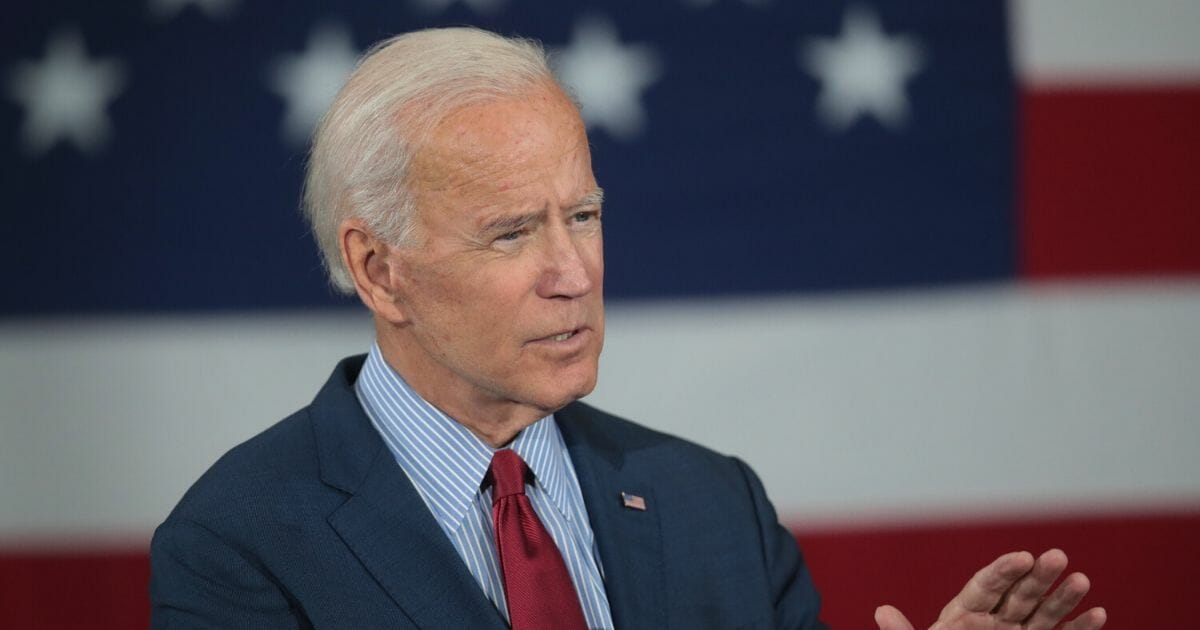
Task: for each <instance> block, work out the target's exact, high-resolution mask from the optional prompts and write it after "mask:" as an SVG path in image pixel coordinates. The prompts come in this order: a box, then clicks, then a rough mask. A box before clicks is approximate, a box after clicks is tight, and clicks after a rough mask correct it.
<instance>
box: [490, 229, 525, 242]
mask: <svg viewBox="0 0 1200 630" xmlns="http://www.w3.org/2000/svg"><path fill="white" fill-rule="evenodd" d="M524 233H525V232H524V230H514V231H512V232H505V233H504V234H501V235H500V236H497V237H496V240H497V241H515V240H517V239H519V238H521V235H522V234H524Z"/></svg>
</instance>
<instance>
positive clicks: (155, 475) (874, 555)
mask: <svg viewBox="0 0 1200 630" xmlns="http://www.w3.org/2000/svg"><path fill="white" fill-rule="evenodd" d="M461 24H471V25H477V26H481V27H484V28H488V29H491V30H495V31H498V32H501V33H505V34H516V35H522V36H528V37H533V38H537V39H539V40H541V41H543V42H544V43H545V44H546V46H547V47H548V48H549V49H550V50H551V51H552V53H553V59H554V61H555V64H556V69H557V71H558V72H559V74H560V77H561V78H562V80H563V81H564V82H565V83H566V84H568V85H569V86H571V87H572V89H573V91H574V92H575V95H576V96H577V98H578V100H579V101H580V102H581V103H582V107H583V114H584V118H585V121H586V122H587V125H588V128H589V135H590V139H591V143H592V152H593V160H594V165H595V171H596V176H597V179H598V181H599V182H600V184H601V185H602V186H603V187H604V189H605V192H606V207H605V245H606V270H607V278H606V283H605V290H606V292H607V297H608V304H609V318H608V319H609V322H608V334H607V344H606V350H605V354H604V357H603V358H602V361H601V376H600V387H599V388H598V389H597V391H596V392H595V393H594V394H593V395H592V396H591V397H590V400H591V401H592V402H594V403H595V404H597V405H599V406H601V407H603V408H606V409H608V410H610V411H613V412H616V413H619V414H622V415H625V416H628V417H631V418H633V419H636V420H638V421H640V422H642V423H644V424H648V425H651V426H654V427H656V428H659V429H662V430H666V431H669V432H673V433H676V434H679V435H682V436H684V437H688V438H690V439H693V440H696V441H699V442H701V443H703V444H706V445H708V446H712V447H714V448H717V449H719V450H722V451H725V452H730V453H733V454H737V455H739V456H741V457H743V458H744V459H746V460H747V461H748V462H749V463H750V464H751V465H752V466H753V467H754V468H755V469H756V470H757V471H758V472H759V473H760V475H761V476H762V477H763V478H764V481H765V483H766V485H767V489H768V491H769V493H770V495H771V496H772V498H773V500H774V502H775V504H776V507H777V508H778V510H779V512H780V514H781V517H782V518H783V520H784V521H785V524H787V525H788V526H789V527H791V528H792V529H793V530H794V531H795V532H796V534H797V537H798V538H799V539H800V542H801V544H802V546H803V548H804V550H805V552H806V556H807V558H808V561H809V563H810V565H811V567H812V570H813V573H814V576H815V579H816V581H817V585H818V587H819V588H820V589H821V590H822V593H823V596H824V599H825V610H826V612H825V615H824V617H825V618H826V620H827V621H828V622H830V623H831V624H832V625H834V626H835V627H839V628H862V627H871V625H872V624H871V615H872V613H873V611H874V608H875V606H876V605H878V604H881V603H892V604H896V605H897V606H899V607H900V608H901V609H902V610H905V611H906V612H909V613H910V617H914V618H919V619H921V620H931V619H933V618H934V616H935V615H936V613H937V611H938V609H940V606H941V605H942V604H943V603H945V601H946V600H948V599H949V597H950V596H951V595H952V594H953V593H954V592H956V591H957V589H958V588H959V586H960V585H961V583H962V582H964V581H965V580H966V578H967V577H969V576H970V574H971V573H972V572H973V571H974V570H975V569H976V568H978V567H979V566H982V565H983V564H984V563H985V562H987V561H988V560H990V559H991V558H993V557H995V556H996V555H998V554H999V553H1001V552H1003V551H1007V550H1010V549H1016V548H1025V549H1030V550H1031V551H1035V552H1036V551H1041V550H1042V549H1044V548H1047V547H1049V546H1052V545H1053V546H1061V547H1063V548H1064V549H1065V550H1066V551H1067V552H1068V554H1069V555H1071V557H1072V558H1073V560H1074V564H1075V566H1076V567H1077V568H1079V569H1081V570H1084V571H1086V572H1087V573H1088V574H1089V575H1090V576H1091V577H1092V579H1093V583H1094V590H1093V595H1092V596H1089V600H1088V601H1090V602H1093V603H1098V604H1102V605H1104V606H1106V607H1107V608H1108V610H1109V616H1110V619H1111V620H1112V621H1111V622H1110V624H1111V627H1114V628H1169V627H1185V626H1186V625H1187V623H1189V621H1188V620H1191V619H1194V615H1193V614H1191V613H1188V612H1187V609H1186V606H1187V605H1188V604H1190V603H1191V602H1194V601H1196V600H1197V599H1198V598H1200V586H1197V581H1196V579H1195V577H1194V575H1195V571H1194V567H1195V566H1197V565H1198V564H1200V281H1198V280H1200V4H1197V3H1195V2H1191V1H1189V0H1146V1H1142V2H1136V3H1135V2H1123V1H1122V0H1094V1H1088V0H1043V1H1040V2H1039V1H1037V0H1012V1H1010V2H1007V3H1005V2H988V1H982V0H964V1H957V2H936V1H934V0H910V1H899V0H896V1H890V0H861V1H857V2H842V1H835V0H794V1H793V0H657V1H655V2H635V1H633V0H625V1H609V2H602V1H600V0H592V1H574V0H571V1H560V2H535V1H534V0H402V1H396V2H386V3H383V2H363V1H346V2H340V3H329V2H314V1H310V0H296V1H294V2H288V3H270V2H263V1H261V0H138V1H125V0H121V1H116V0H114V1H111V2H85V1H82V0H76V1H71V0H45V1H43V2H38V3H24V4H23V5H22V6H20V7H10V9H9V10H8V11H7V12H6V14H5V16H4V18H3V19H0V36H2V39H0V41H2V42H3V43H2V44H0V46H2V48H0V50H2V51H3V54H2V56H0V139H2V142H0V190H2V191H3V202H2V203H3V222H2V223H0V262H2V263H3V269H4V270H5V275H4V278H5V285H6V286H5V290H4V291H3V292H2V293H0V628H5V629H7V628H13V629H20V630H24V629H27V628H68V627H89V628H129V627H144V626H145V625H146V623H147V618H148V610H147V602H148V598H147V595H146V582H147V578H148V573H149V568H148V562H147V558H146V546H147V544H148V541H149V537H150V534H151V532H152V531H153V528H154V526H155V525H156V524H157V523H158V522H160V521H161V520H162V519H163V518H164V517H165V516H166V514H167V512H168V511H169V510H170V508H171V507H172V506H173V505H174V502H175V501H176V500H177V499H178V498H179V497H180V496H181V495H182V493H183V492H184V490H185V489H186V488H187V486H188V485H189V484H190V483H191V481H193V480H194V479H195V478H196V477H198V476H199V474H200V473H201V472H202V471H203V470H204V469H205V468H206V467H207V466H208V465H209V464H211V463H212V462H213V461H214V460H215V459H216V458H217V457H218V456H219V455H220V454H221V453H223V452H224V451H225V450H227V449H228V448H230V447H231V446H233V445H234V444H236V443H238V442H240V441H241V440H244V439H246V438H248V437H249V436H251V435H253V434H254V433H256V432H258V431H259V430H261V429H262V428H265V427H266V426H268V425H269V424H271V423H273V422H274V421H276V420H278V419H279V418H282V417H283V416H284V415H286V414H287V413H289V412H290V411H292V410H294V409H296V408H298V407H300V406H302V405H304V404H306V403H307V401H308V400H309V399H310V398H311V397H312V395H313V394H314V393H315V392H316V389H317V387H318V386H319V385H320V383H321V382H323V380H324V378H325V377H326V376H327V374H328V372H329V370H331V369H332V366H333V363H334V361H336V360H337V359H338V358H340V357H342V356H344V355H349V354H355V353H360V352H364V351H365V350H366V348H367V346H368V344H369V343H370V339H371V328H370V322H369V318H368V316H367V315H366V313H365V311H364V309H362V308H361V307H359V306H357V305H356V304H355V303H354V302H353V301H351V300H347V299H342V298H336V297H334V296H333V295H332V293H331V292H330V290H329V289H327V288H326V285H325V281H324V278H323V275H322V272H321V268H320V263H319V261H318V257H317V254H316V248H315V246H314V245H313V243H312V241H311V238H310V237H309V235H308V234H307V231H306V228H305V227H304V225H303V223H302V221H301V219H300V215H299V211H298V198H299V189H300V182H301V178H302V174H303V166H304V162H305V154H306V143H307V139H308V136H309V134H310V132H311V130H312V127H313V125H314V124H315V122H316V120H317V118H318V117H319V116H320V114H321V113H322V112H323V110H324V108H325V107H326V106H327V105H328V103H329V101H330V99H331V98H332V95H333V93H334V92H335V91H336V90H337V88H338V87H339V85H340V82H341V81H342V80H343V79H344V78H345V76H346V75H347V73H348V72H349V70H350V69H351V68H352V66H353V63H354V60H355V59H356V57H357V56H358V55H359V54H360V53H361V52H362V51H363V50H365V49H366V47H367V46H369V45H370V44H371V43H372V42H374V41H377V40H379V39H381V38H383V37H386V36H388V35H391V34H394V33H398V32H402V31H406V30H411V29H415V28H422V27H427V26H446V25H461Z"/></svg>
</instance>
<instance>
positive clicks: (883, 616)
mask: <svg viewBox="0 0 1200 630" xmlns="http://www.w3.org/2000/svg"><path fill="white" fill-rule="evenodd" d="M875 624H876V625H878V626H879V630H913V626H912V624H911V623H909V622H908V619H907V618H905V616H904V613H902V612H900V611H899V610H897V609H896V607H895V606H880V607H879V608H876V609H875Z"/></svg>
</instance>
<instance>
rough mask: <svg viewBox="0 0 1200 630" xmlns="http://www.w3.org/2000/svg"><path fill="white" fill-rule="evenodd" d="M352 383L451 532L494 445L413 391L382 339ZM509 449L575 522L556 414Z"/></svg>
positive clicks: (476, 491)
mask: <svg viewBox="0 0 1200 630" xmlns="http://www.w3.org/2000/svg"><path fill="white" fill-rule="evenodd" d="M354 388H355V391H356V392H357V394H358V399H359V401H360V402H361V403H362V406H363V409H364V410H366V412H367V416H368V417H369V418H370V419H371V422H372V424H374V425H375V428H376V430H378V431H379V434H380V435H381V436H382V437H383V441H384V443H385V444H387V446H388V449H389V450H390V451H391V452H392V455H393V456H394V457H395V458H396V461H397V462H398V463H399V464H400V466H401V468H403V469H404V472H405V473H407V474H408V477H409V479H411V480H412V482H413V485H415V486H416V488H417V490H418V492H420V494H421V496H422V497H423V498H424V499H425V502H426V503H427V504H428V505H429V509H430V511H432V512H433V515H434V518H436V519H437V521H438V523H439V524H440V525H441V526H442V528H443V529H445V530H446V531H447V532H453V531H456V530H457V529H458V528H459V527H460V526H461V525H462V523H463V520H464V518H465V516H466V514H467V510H468V509H469V508H470V506H471V504H472V503H473V502H475V501H476V500H477V498H478V496H479V495H480V483H481V482H482V481H483V478H484V475H485V474H486V473H487V470H488V466H490V465H491V460H492V453H494V452H495V449H492V448H491V447H490V446H488V445H487V444H486V443H484V442H483V440H480V439H479V438H478V437H477V436H476V435H475V434H474V433H471V431H470V430H468V429H467V428H466V427H465V426H463V425H461V424H459V423H458V422H457V421H455V420H454V419H453V418H451V417H450V416H448V415H446V414H445V413H443V412H442V411H441V410H440V409H438V408H437V407H434V406H433V405H432V404H430V403H429V402H428V401H426V400H425V399H424V398H421V396H420V395H418V394H417V393H416V392H415V391H413V389H412V388H411V387H409V385H408V383H406V382H405V381H404V378H403V377H401V376H400V374H398V373H397V372H396V371H395V370H393V369H392V368H391V366H390V365H388V364H387V362H386V361H385V360H384V358H383V353H382V352H381V351H380V349H379V344H378V343H375V344H372V346H371V351H370V352H369V353H368V355H367V360H366V362H365V363H364V364H363V368H362V371H361V372H360V373H359V376H358V380H357V381H356V382H355V384H354ZM509 448H512V449H513V450H514V451H516V453H517V454H518V455H520V456H521V459H523V460H525V463H526V465H528V466H529V469H530V470H531V471H533V475H534V477H535V479H536V483H537V485H538V486H539V487H540V488H541V489H542V490H543V491H544V492H545V493H546V494H547V495H548V496H549V497H550V500H551V502H552V503H553V504H554V507H555V509H557V510H558V511H559V513H560V514H562V515H563V516H564V517H565V518H568V519H570V518H571V516H572V515H571V511H570V510H569V509H567V505H568V504H567V496H566V491H567V485H566V478H565V474H566V471H565V466H566V464H567V460H566V458H567V457H569V455H568V453H567V448H566V444H565V443H564V442H563V438H562V434H561V433H560V432H559V430H558V425H557V424H556V423H555V421H554V416H553V415H549V416H546V417H544V418H542V419H540V420H538V421H537V422H535V423H533V424H531V425H529V426H528V427H525V429H523V430H522V431H521V432H520V433H519V434H517V437H516V439H514V440H513V442H512V444H511V445H510V446H509Z"/></svg>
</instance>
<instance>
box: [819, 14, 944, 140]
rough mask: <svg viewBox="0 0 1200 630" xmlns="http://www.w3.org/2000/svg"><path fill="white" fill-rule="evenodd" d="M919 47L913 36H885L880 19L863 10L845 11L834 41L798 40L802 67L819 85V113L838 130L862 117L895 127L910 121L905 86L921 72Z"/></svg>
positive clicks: (823, 120) (831, 126)
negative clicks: (819, 82) (840, 31)
mask: <svg viewBox="0 0 1200 630" xmlns="http://www.w3.org/2000/svg"><path fill="white" fill-rule="evenodd" d="M922 56H923V55H922V53H921V47H920V46H919V45H918V44H917V42H916V40H914V39H913V38H912V37H907V36H902V35H896V36H893V37H888V36H887V35H885V34H884V32H883V29H882V28H881V27H880V24H879V16H877V15H876V14H875V13H873V12H872V11H870V10H868V9H865V8H862V7H851V8H849V9H847V10H846V14H845V16H844V18H843V22H842V33H841V35H840V37H838V38H836V39H814V40H811V41H803V40H802V41H801V42H800V50H799V54H798V58H799V61H800V66H801V67H802V68H804V69H806V70H808V71H809V72H810V73H812V74H813V75H814V76H816V77H817V78H818V79H819V80H820V81H821V94H820V96H819V97H818V98H817V113H818V114H819V115H820V117H821V120H822V122H824V123H825V125H826V126H828V127H829V128H831V129H834V130H837V131H842V130H845V129H847V128H849V127H850V126H851V125H853V124H854V123H855V121H857V120H858V119H859V118H860V117H863V116H867V115H870V116H874V117H875V119H876V120H878V121H879V122H880V123H881V124H883V125H885V126H887V127H889V128H891V129H899V128H901V127H903V126H904V124H905V123H906V122H907V121H908V116H909V105H908V96H907V95H906V94H905V92H904V84H905V83H906V82H907V81H908V80H909V79H911V78H912V76H913V75H914V74H916V73H917V71H918V70H920V67H921V62H922Z"/></svg>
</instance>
